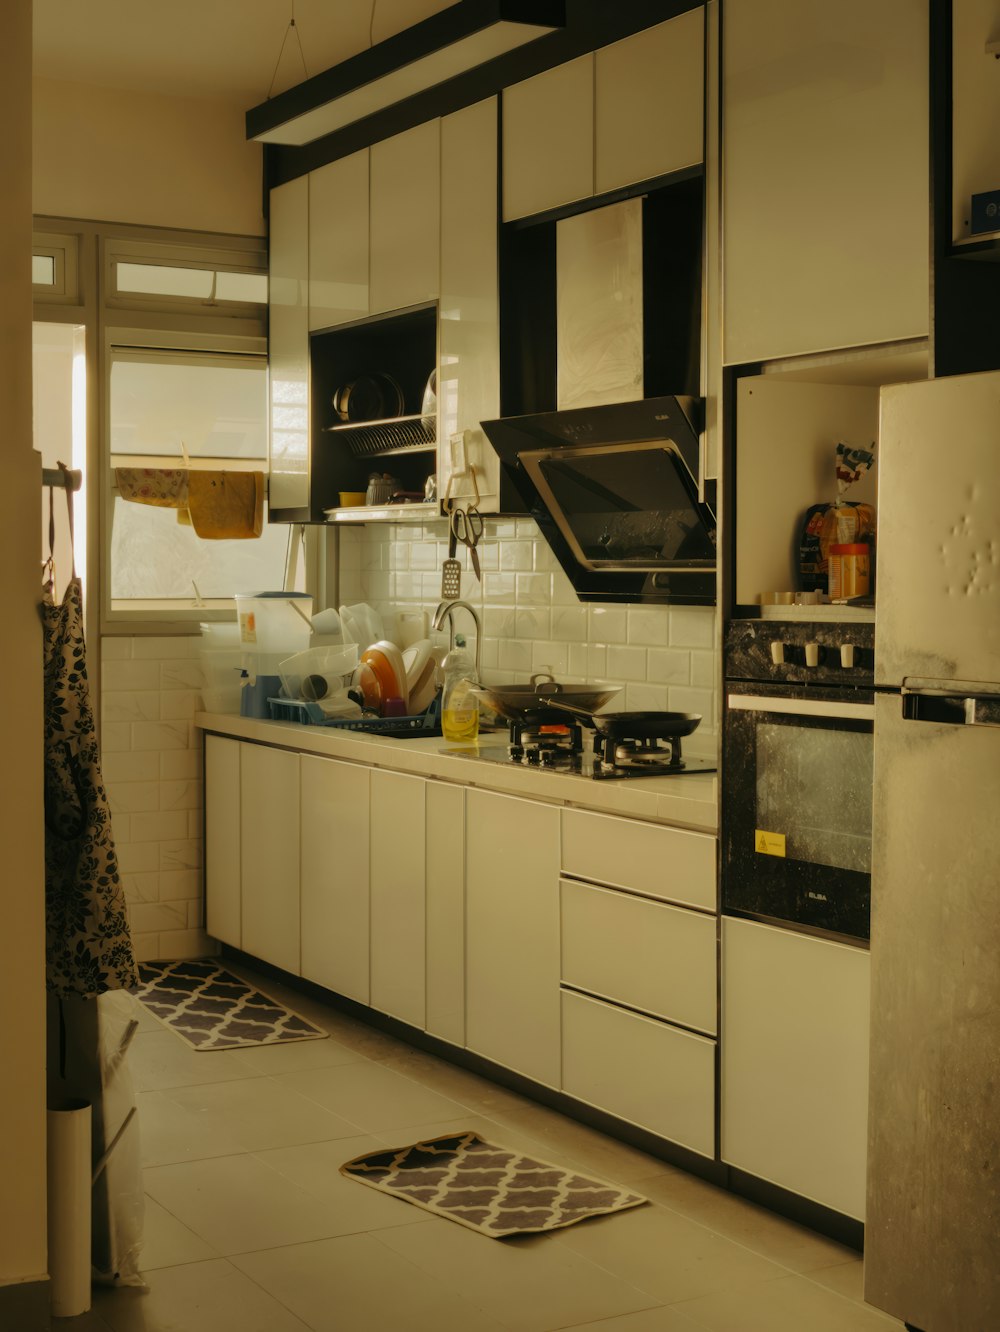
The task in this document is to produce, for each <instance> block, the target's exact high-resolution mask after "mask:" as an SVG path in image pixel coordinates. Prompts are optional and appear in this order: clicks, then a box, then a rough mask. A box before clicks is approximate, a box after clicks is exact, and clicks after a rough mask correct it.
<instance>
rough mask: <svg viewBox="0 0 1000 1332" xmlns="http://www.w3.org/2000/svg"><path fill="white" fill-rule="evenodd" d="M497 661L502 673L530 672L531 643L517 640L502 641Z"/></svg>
mask: <svg viewBox="0 0 1000 1332" xmlns="http://www.w3.org/2000/svg"><path fill="white" fill-rule="evenodd" d="M497 660H498V664H499V667H500V669H501V670H502V671H520V672H522V673H523V672H528V671H531V669H532V665H531V643H530V642H527V641H524V640H521V639H517V638H507V639H504V641H503V642H502V643H501V644H500V646H499V655H498V658H497Z"/></svg>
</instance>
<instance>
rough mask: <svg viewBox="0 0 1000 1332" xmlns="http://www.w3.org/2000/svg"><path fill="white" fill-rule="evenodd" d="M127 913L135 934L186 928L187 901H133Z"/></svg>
mask: <svg viewBox="0 0 1000 1332" xmlns="http://www.w3.org/2000/svg"><path fill="white" fill-rule="evenodd" d="M128 914H129V923H130V925H131V927H132V929H133V930H134V931H135V932H136V933H137V934H153V933H159V932H160V931H161V930H183V929H187V923H188V919H187V903H183V902H182V903H173V902H133V903H132V904H131V905H130V906H129V913H128Z"/></svg>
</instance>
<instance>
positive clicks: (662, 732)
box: [550, 698, 701, 742]
mask: <svg viewBox="0 0 1000 1332" xmlns="http://www.w3.org/2000/svg"><path fill="white" fill-rule="evenodd" d="M550 706H551V708H552V709H553V710H555V711H557V712H561V713H568V714H569V715H570V716H572V717H576V718H577V720H578V721H582V722H584V723H585V724H586V725H588V726H592V727H593V728H594V730H595V731H597V732H598V733H599V734H600V735H602V736H604V738H605V739H606V740H613V741H616V742H618V741H622V740H667V739H672V738H679V737H680V736H684V735H690V734H691V732H692V731H693V730H695V729H696V727H697V726H698V724H699V722H700V721H701V716H700V715H699V714H698V713H696V712H602V713H594V712H593V711H592V710H590V709H587V708H583V707H580V706H578V705H576V704H575V703H574V702H573V701H572V700H571V699H568V698H567V699H565V700H562V699H555V698H554V699H552V700H550Z"/></svg>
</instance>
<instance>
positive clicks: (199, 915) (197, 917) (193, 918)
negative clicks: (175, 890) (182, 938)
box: [187, 897, 205, 930]
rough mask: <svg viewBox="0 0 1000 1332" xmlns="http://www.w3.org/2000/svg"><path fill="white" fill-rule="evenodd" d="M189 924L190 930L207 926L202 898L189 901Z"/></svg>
mask: <svg viewBox="0 0 1000 1332" xmlns="http://www.w3.org/2000/svg"><path fill="white" fill-rule="evenodd" d="M187 923H188V929H189V930H197V929H200V928H201V926H202V925H204V924H205V904H204V902H202V901H201V899H200V898H199V899H195V898H193V897H192V898H190V899H189V900H188V904H187Z"/></svg>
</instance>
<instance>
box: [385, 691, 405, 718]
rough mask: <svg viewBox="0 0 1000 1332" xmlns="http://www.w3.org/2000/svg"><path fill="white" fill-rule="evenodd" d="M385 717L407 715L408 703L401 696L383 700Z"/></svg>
mask: <svg viewBox="0 0 1000 1332" xmlns="http://www.w3.org/2000/svg"><path fill="white" fill-rule="evenodd" d="M382 716H383V717H405V716H406V704H405V703H404V702H403V700H402V699H401V698H395V697H391V696H390V697H389V698H384V699H383V700H382Z"/></svg>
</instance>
